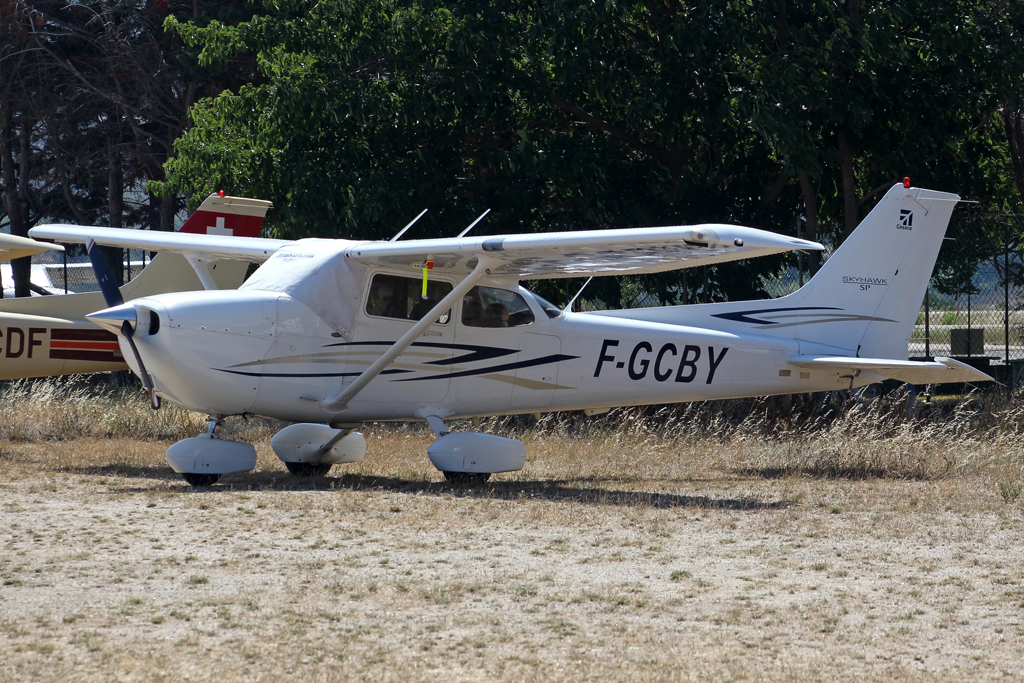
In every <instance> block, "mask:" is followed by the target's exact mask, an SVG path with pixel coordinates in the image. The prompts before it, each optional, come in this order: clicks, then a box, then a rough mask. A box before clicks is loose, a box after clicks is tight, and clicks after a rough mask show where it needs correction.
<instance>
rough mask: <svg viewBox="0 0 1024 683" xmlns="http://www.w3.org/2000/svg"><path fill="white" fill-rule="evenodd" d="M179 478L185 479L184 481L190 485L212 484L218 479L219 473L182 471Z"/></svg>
mask: <svg viewBox="0 0 1024 683" xmlns="http://www.w3.org/2000/svg"><path fill="white" fill-rule="evenodd" d="M181 478H182V479H184V480H185V483H186V484H188V485H190V486H197V487H198V486H213V485H214V484H216V483H217V482H218V481H220V475H219V474H193V473H192V472H182V473H181Z"/></svg>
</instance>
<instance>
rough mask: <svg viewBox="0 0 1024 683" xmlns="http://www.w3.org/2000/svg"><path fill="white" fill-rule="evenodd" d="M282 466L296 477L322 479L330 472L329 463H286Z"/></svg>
mask: <svg viewBox="0 0 1024 683" xmlns="http://www.w3.org/2000/svg"><path fill="white" fill-rule="evenodd" d="M284 466H285V467H287V468H288V471H289V472H291V473H292V474H294V475H296V476H298V477H322V476H324V475H325V474H327V473H328V472H330V471H331V464H329V463H316V464H313V463H310V462H286V463H285V464H284Z"/></svg>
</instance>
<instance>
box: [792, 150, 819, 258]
mask: <svg viewBox="0 0 1024 683" xmlns="http://www.w3.org/2000/svg"><path fill="white" fill-rule="evenodd" d="M796 177H797V180H799V181H800V194H801V195H802V196H803V199H804V220H805V221H806V225H807V232H806V234H805V235H804V238H805V239H808V240H810V241H812V242H817V241H818V192H817V190H816V189H815V188H814V185H812V184H811V179H810V178H808V177H807V173H806V172H804V169H802V168H798V169H796ZM806 256H807V270H809V271H810V272H811V275H812V276H813V275H814V274H815V273H817V272H818V268H819V267H820V265H821V252H817V251H812V252H810V253H808V254H807V255H806Z"/></svg>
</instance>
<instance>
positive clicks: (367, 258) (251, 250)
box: [30, 224, 824, 279]
mask: <svg viewBox="0 0 1024 683" xmlns="http://www.w3.org/2000/svg"><path fill="white" fill-rule="evenodd" d="M30 234H31V235H32V236H33V237H36V238H43V239H52V240H57V241H61V242H79V243H85V242H86V241H87V240H88V239H89V238H92V239H93V240H95V241H96V243H97V244H100V245H103V246H117V247H125V248H129V249H145V250H147V251H170V252H174V253H178V254H182V255H184V256H186V257H193V258H195V257H202V258H205V259H208V260H213V259H236V260H248V261H254V262H262V261H266V260H267V259H268V258H270V256H272V255H273V253H274V252H275V251H277V250H278V249H280V248H281V247H283V246H285V245H287V244H294V243H293V242H289V241H286V240H275V239H266V238H253V237H232V236H223V235H202V234H182V233H180V232H178V233H165V232H155V231H151V230H122V229H118V228H90V227H84V226H74V225H40V226H36V227H35V228H33V229H32V230H31V231H30ZM350 244H351V246H349V247H348V248H347V249H346V250H345V256H346V257H347V258H349V259H351V260H352V261H355V262H357V263H362V264H364V265H368V266H387V267H391V268H409V269H414V268H416V267H417V266H421V265H422V264H423V263H424V262H425V261H428V260H430V261H433V262H434V267H435V268H438V269H440V270H441V271H444V272H447V273H452V274H455V275H468V274H469V273H470V272H472V270H473V268H474V267H475V266H476V263H477V261H478V260H479V257H481V256H487V257H488V259H489V260H490V261H491V262H492V263H494V262H497V264H498V265H497V266H492V267H491V269H490V273H489V274H490V276H491V277H496V278H502V277H508V278H519V279H542V278H559V277H578V276H587V275H625V274H640V273H657V272H662V271H667V270H675V269H678V268H691V267H694V266H703V265H710V264H714V263H723V262H726V261H735V260H738V259H745V258H754V257H758V256H767V255H769V254H778V253H782V252H785V251H790V250H793V249H804V250H810V251H820V250H822V249H823V248H824V247H822V246H821V245H820V244H818V243H817V242H809V241H807V240H801V239H797V238H794V237H787V236H785V235H779V234H776V233H772V232H767V231H764V230H757V229H755V228H745V227H741V226H736V225H721V224H709V225H697V226H675V227H662V228H629V229H617V230H589V231H579V232H554V233H540V234H532V235H500V236H497V237H463V238H442V239H431V240H410V241H407V242H357V243H350Z"/></svg>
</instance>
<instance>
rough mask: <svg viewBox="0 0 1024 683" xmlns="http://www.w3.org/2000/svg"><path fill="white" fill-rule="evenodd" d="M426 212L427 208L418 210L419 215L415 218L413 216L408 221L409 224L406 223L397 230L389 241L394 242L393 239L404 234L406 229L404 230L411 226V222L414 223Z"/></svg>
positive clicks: (395, 239)
mask: <svg viewBox="0 0 1024 683" xmlns="http://www.w3.org/2000/svg"><path fill="white" fill-rule="evenodd" d="M426 212H427V210H426V209H423V210H422V211H420V215H419V216H416V218H413V219H412V220H411V221H409V224H408V225H407V226H405V227H404V228H402V229H401V230H399V231H398V234H397V235H395V236H394V237H392V238H391V240H390V241H391V242H395V241H397V240H398V238H399V237H401V236H402V235H404V234H405V231H406V230H408V229H409V228H411V227H412V224H413V223H415V222H416V221H418V220H419V219H421V218H423V214H425V213H426Z"/></svg>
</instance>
